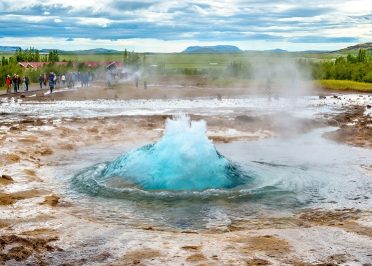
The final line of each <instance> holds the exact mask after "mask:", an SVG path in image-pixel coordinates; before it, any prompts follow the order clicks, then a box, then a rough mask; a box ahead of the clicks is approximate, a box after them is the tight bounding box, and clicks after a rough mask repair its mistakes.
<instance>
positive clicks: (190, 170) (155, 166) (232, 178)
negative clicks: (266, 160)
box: [103, 115, 241, 190]
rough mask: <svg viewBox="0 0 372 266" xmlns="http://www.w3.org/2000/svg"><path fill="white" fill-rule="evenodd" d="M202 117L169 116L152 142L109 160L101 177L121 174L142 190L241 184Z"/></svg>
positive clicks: (221, 186)
mask: <svg viewBox="0 0 372 266" xmlns="http://www.w3.org/2000/svg"><path fill="white" fill-rule="evenodd" d="M206 128H207V127H206V123H205V121H203V120H200V121H190V118H189V117H188V116H185V115H179V116H177V117H176V118H175V119H168V120H167V122H166V127H165V131H164V135H163V137H162V138H161V139H160V140H159V141H158V142H156V143H155V144H149V145H145V146H143V147H141V148H139V149H136V150H133V151H130V152H129V153H126V154H124V155H122V156H120V157H119V158H117V159H116V160H115V161H113V162H111V163H110V164H109V165H108V166H107V168H106V169H105V171H104V172H103V176H104V179H106V180H107V179H109V178H111V177H115V178H117V177H120V178H123V179H125V181H126V182H129V183H132V184H133V185H135V186H139V187H141V188H142V189H145V190H206V189H223V188H231V187H235V186H237V185H239V184H240V183H241V180H240V178H241V176H240V173H239V170H238V169H237V168H236V167H235V166H234V165H232V164H231V162H230V161H229V160H227V159H226V158H225V157H223V156H222V155H221V154H219V153H218V152H217V150H216V148H215V146H214V145H213V143H212V141H211V140H209V139H208V137H207V135H206Z"/></svg>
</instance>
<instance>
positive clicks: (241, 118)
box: [235, 115, 256, 122]
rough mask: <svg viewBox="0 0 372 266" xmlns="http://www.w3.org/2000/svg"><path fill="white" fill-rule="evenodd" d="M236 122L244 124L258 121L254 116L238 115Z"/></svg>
mask: <svg viewBox="0 0 372 266" xmlns="http://www.w3.org/2000/svg"><path fill="white" fill-rule="evenodd" d="M235 119H236V120H239V121H242V122H254V121H256V118H255V117H253V116H248V115H238V116H236V117H235Z"/></svg>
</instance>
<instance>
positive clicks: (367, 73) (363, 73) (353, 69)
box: [312, 49, 372, 83]
mask: <svg viewBox="0 0 372 266" xmlns="http://www.w3.org/2000/svg"><path fill="white" fill-rule="evenodd" d="M312 74H313V78H314V79H336V80H353V81H359V82H368V83H372V58H371V57H370V56H367V53H366V50H364V49H360V50H359V51H358V54H357V55H355V56H354V55H351V54H348V55H347V56H340V57H338V58H336V60H334V61H325V62H320V63H313V64H312Z"/></svg>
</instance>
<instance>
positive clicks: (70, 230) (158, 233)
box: [0, 91, 372, 265]
mask: <svg viewBox="0 0 372 266" xmlns="http://www.w3.org/2000/svg"><path fill="white" fill-rule="evenodd" d="M79 93H80V94H79ZM141 93H146V92H141ZM152 93H154V92H152ZM73 94H75V93H73ZM109 94H110V95H111V94H112V95H111V96H110V97H114V98H115V93H114V92H111V91H110V92H109ZM206 94H207V93H206ZM67 95H68V97H67V98H69V97H72V98H73V99H75V96H72V94H68V93H67ZM76 95H78V96H76V97H78V98H79V99H80V97H81V99H83V98H84V97H87V96H86V95H87V94H86V92H84V93H81V92H76ZM83 95H84V96H83ZM131 96H133V95H132V94H131ZM140 96H143V95H142V94H141V95H139V96H138V97H140ZM168 96H169V94H168ZM38 97H39V96H38ZM44 97H47V96H40V97H39V98H41V99H39V100H45V99H44ZM53 97H55V99H61V98H64V97H65V93H63V94H58V95H57V96H53ZM97 97H98V96H97ZM34 100H35V99H34ZM47 100H48V99H47ZM366 108H367V107H366V106H349V107H347V108H345V109H344V111H343V112H342V113H340V114H335V115H330V116H328V117H327V116H325V117H324V118H323V119H317V120H314V119H296V118H293V119H294V121H295V123H296V124H297V125H298V126H297V127H296V132H294V131H291V133H290V134H297V133H301V132H307V131H309V130H311V129H314V128H318V127H323V126H329V125H331V126H336V127H338V128H339V129H337V130H336V131H333V132H331V133H327V134H326V136H325V137H327V138H331V139H333V140H336V141H338V142H342V143H345V144H348V145H355V146H362V147H365V148H369V149H370V148H371V147H372V134H371V132H372V130H371V126H372V124H371V116H368V115H366V114H365V110H366ZM279 117H283V116H279V115H278V116H275V115H272V116H262V117H260V118H257V117H250V116H248V115H239V116H235V117H224V116H208V117H202V116H195V117H193V118H194V119H198V118H202V119H206V120H207V123H208V135H209V137H210V138H211V139H212V140H213V141H215V142H231V141H242V140H243V141H249V140H255V139H258V138H272V137H276V136H283V135H284V134H289V133H288V131H286V130H283V127H285V123H283V120H282V118H279ZM6 118H7V114H1V120H0V129H1V130H0V143H1V145H0V264H1V265H3V264H5V265H159V264H163V265H340V264H345V265H371V263H372V252H371V251H372V213H371V211H365V210H364V211H361V210H358V209H339V210H333V211H329V210H322V209H309V210H303V211H301V212H299V213H295V214H293V215H288V216H286V215H284V216H283V217H277V218H270V219H264V218H257V219H256V218H252V219H249V220H244V221H234V222H233V223H231V224H230V225H229V226H227V227H224V228H221V229H210V230H208V229H205V230H199V231H198V230H186V231H177V230H165V229H162V228H156V227H152V226H146V225H138V227H137V228H126V227H124V226H120V225H110V224H105V223H104V222H102V221H97V220H95V219H94V218H92V217H85V216H83V215H81V214H79V213H76V208H75V207H74V203H73V202H72V201H71V200H70V199H68V198H64V196H63V195H60V194H59V193H58V190H57V189H55V187H54V183H53V182H52V183H51V182H50V179H51V177H52V175H53V171H51V169H53V167H54V165H56V164H57V163H63V160H64V159H63V158H65V156H66V155H69V154H72V153H75V152H77V151H79V150H80V149H83V148H85V147H89V146H92V145H96V144H97V142H99V143H100V144H101V145H102V146H106V147H110V145H115V144H117V143H121V144H122V145H125V144H127V145H141V144H143V143H149V142H153V141H155V140H157V139H158V138H159V137H160V136H161V134H162V131H161V130H162V129H163V127H164V121H165V119H166V118H167V116H162V115H157V116H120V117H100V118H91V119H88V118H86V119H84V118H72V119H70V118H69V119H67V118H66V119H62V120H58V121H57V120H53V119H46V118H43V119H41V118H38V119H35V118H30V117H28V116H24V117H22V118H21V119H19V120H17V121H13V120H8V119H6ZM365 170H366V171H367V172H369V173H371V177H372V164H371V165H366V166H365ZM52 178H53V177H52ZM366 196H368V195H366ZM368 197H369V196H368Z"/></svg>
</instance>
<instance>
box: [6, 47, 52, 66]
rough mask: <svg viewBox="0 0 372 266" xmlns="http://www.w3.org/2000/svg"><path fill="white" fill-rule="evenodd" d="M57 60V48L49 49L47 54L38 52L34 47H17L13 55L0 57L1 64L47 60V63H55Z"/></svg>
mask: <svg viewBox="0 0 372 266" xmlns="http://www.w3.org/2000/svg"><path fill="white" fill-rule="evenodd" d="M58 61H59V53H58V50H51V51H49V53H48V54H40V51H39V50H37V49H35V48H31V47H30V48H28V49H25V50H22V48H19V49H17V50H16V52H15V53H14V55H13V56H10V57H9V58H6V57H5V56H3V57H2V58H1V65H2V66H6V65H12V64H17V63H19V62H48V63H55V62H58Z"/></svg>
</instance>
